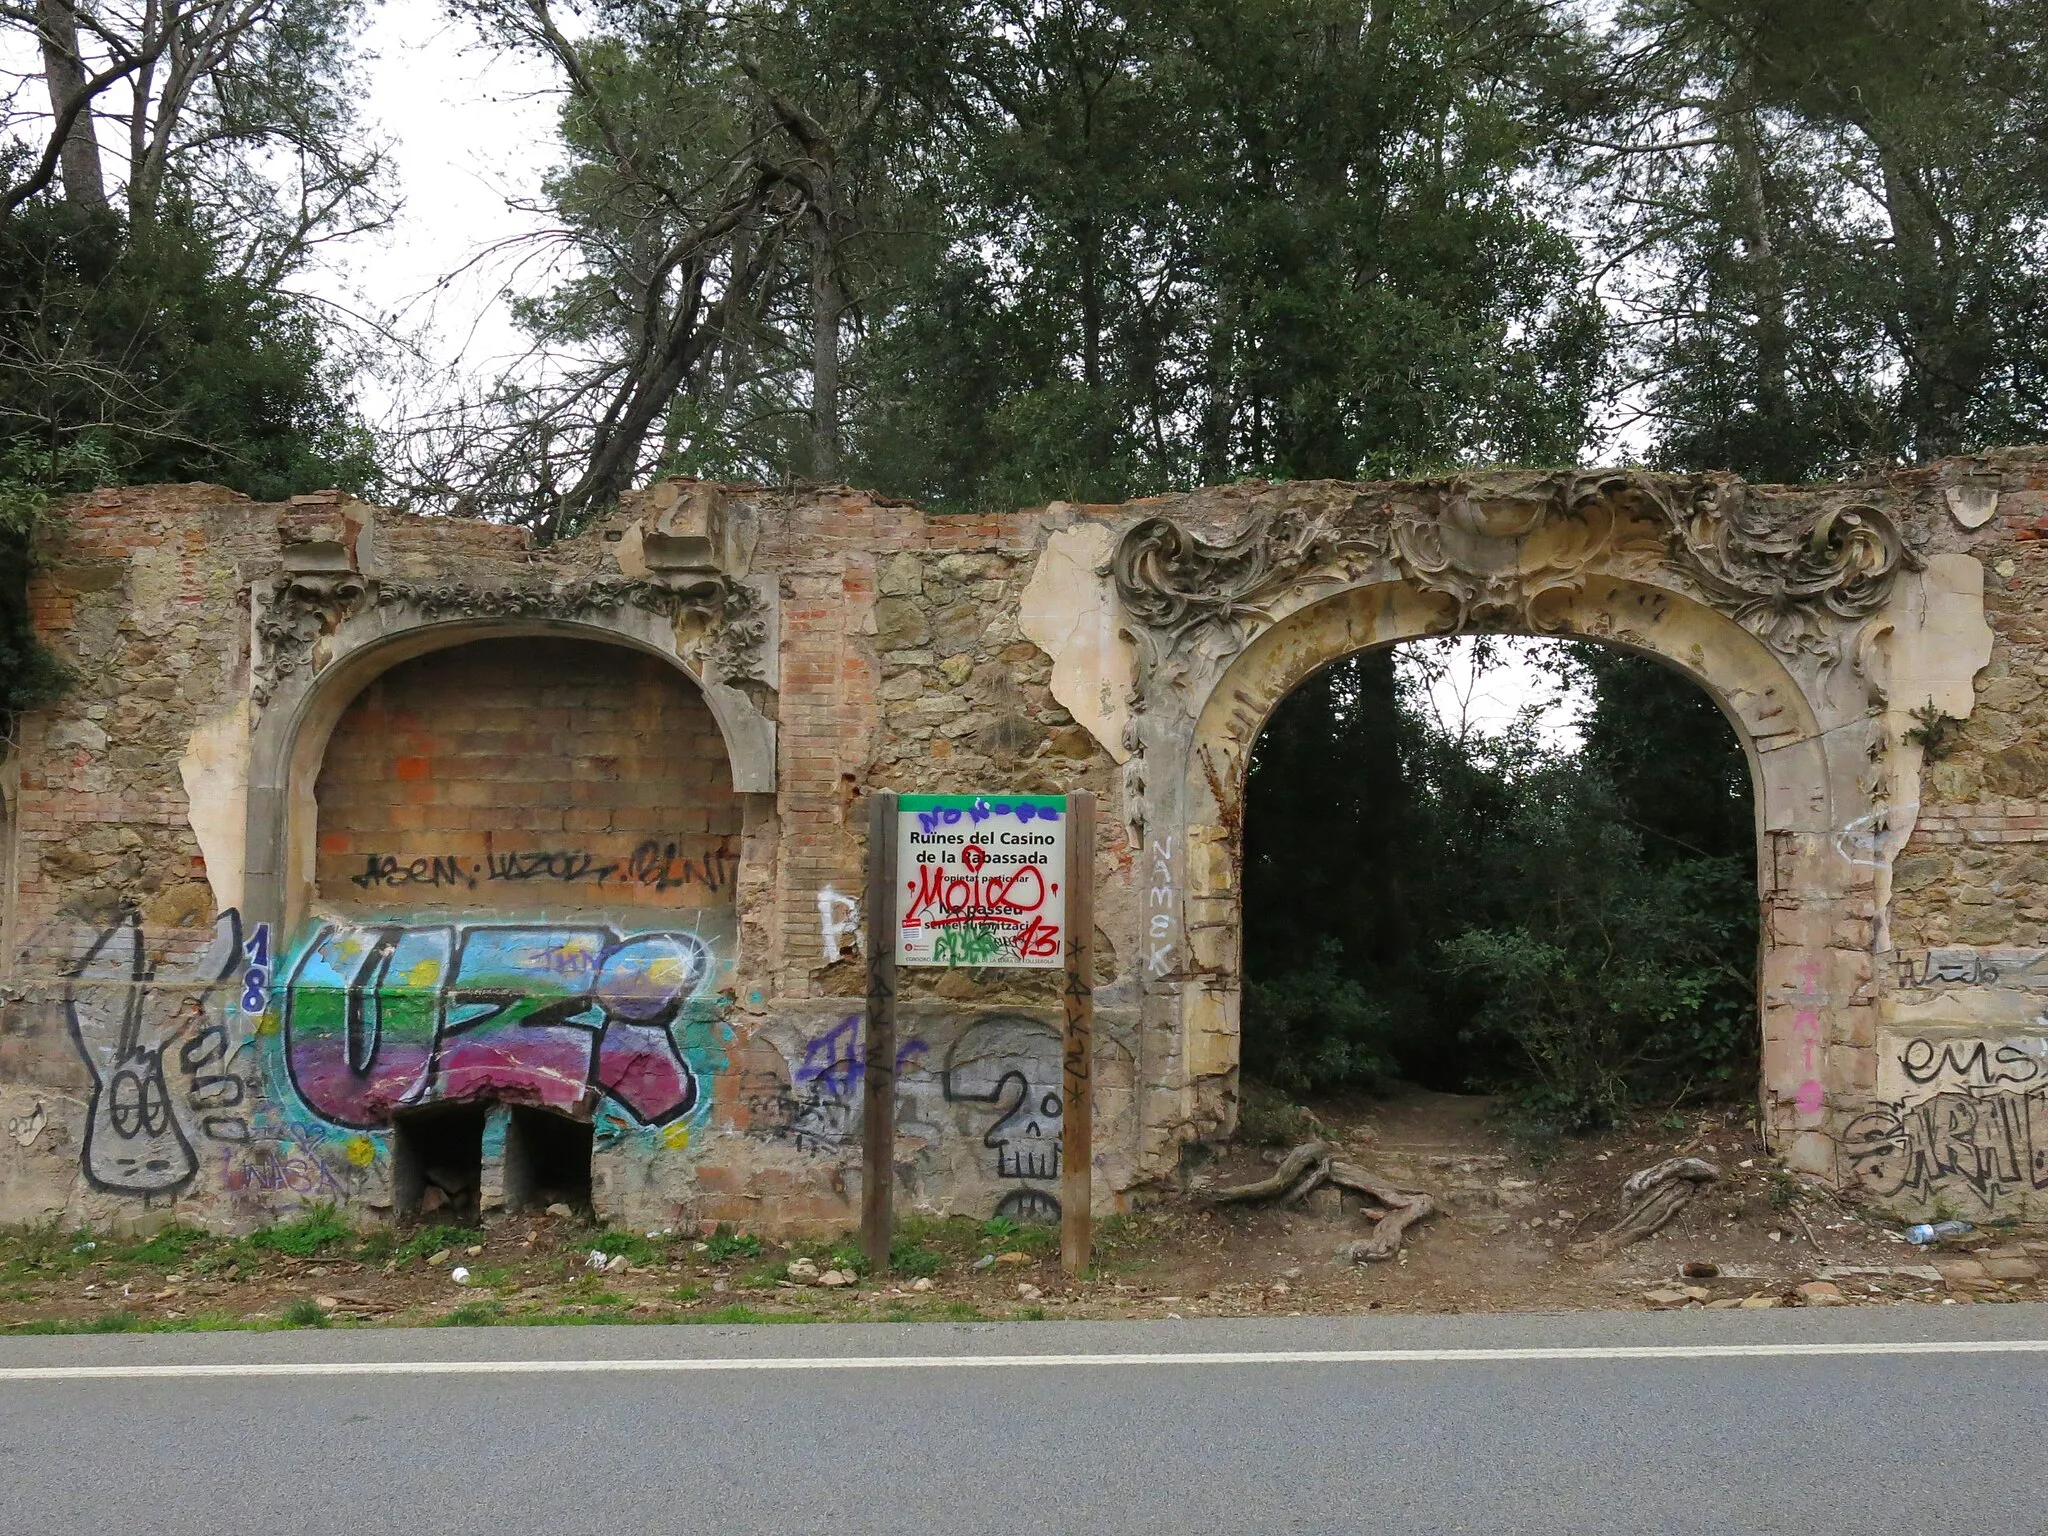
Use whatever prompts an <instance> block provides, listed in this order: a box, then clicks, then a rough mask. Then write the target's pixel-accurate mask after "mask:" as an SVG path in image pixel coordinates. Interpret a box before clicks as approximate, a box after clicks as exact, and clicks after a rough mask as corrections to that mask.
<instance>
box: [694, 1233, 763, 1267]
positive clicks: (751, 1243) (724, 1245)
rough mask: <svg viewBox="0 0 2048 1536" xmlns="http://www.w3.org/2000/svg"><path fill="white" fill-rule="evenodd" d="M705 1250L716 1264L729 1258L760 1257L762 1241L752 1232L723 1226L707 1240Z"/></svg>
mask: <svg viewBox="0 0 2048 1536" xmlns="http://www.w3.org/2000/svg"><path fill="white" fill-rule="evenodd" d="M704 1246H705V1250H706V1252H707V1254H708V1255H709V1257H710V1259H711V1262H712V1263H714V1264H723V1263H725V1262H726V1261H727V1260H728V1259H758V1258H759V1257H761V1249H762V1246H763V1245H762V1242H761V1239H760V1238H758V1237H756V1236H755V1235H754V1234H753V1233H751V1232H734V1231H731V1230H730V1229H728V1228H726V1227H723V1226H721V1227H720V1228H719V1229H718V1230H717V1231H716V1232H714V1233H712V1234H711V1236H710V1237H709V1238H707V1239H706V1240H705V1244H704Z"/></svg>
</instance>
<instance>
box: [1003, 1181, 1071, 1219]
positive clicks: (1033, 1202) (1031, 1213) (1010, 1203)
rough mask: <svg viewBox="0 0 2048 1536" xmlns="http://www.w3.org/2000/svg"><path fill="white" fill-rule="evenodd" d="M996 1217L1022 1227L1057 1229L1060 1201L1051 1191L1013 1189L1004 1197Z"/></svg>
mask: <svg viewBox="0 0 2048 1536" xmlns="http://www.w3.org/2000/svg"><path fill="white" fill-rule="evenodd" d="M995 1217H996V1218H998V1219H1001V1220H1003V1221H1014V1222H1016V1223H1017V1225H1018V1226H1020V1227H1028V1226H1033V1225H1037V1226H1047V1227H1056V1226H1058V1225H1059V1221H1060V1200H1059V1196H1058V1195H1055V1194H1054V1193H1053V1192H1052V1191H1051V1190H1049V1189H1013V1190H1011V1191H1010V1192H1009V1193H1008V1194H1007V1195H1005V1196H1003V1198H1002V1200H1001V1201H999V1202H998V1203H997V1205H996V1209H995Z"/></svg>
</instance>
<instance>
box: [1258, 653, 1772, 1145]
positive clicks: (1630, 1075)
mask: <svg viewBox="0 0 2048 1536" xmlns="http://www.w3.org/2000/svg"><path fill="white" fill-rule="evenodd" d="M1756 858H1757V819H1756V810H1755V796H1754V792H1753V786H1752V779H1751V767H1750V763H1749V760H1748V758H1747V756H1746V754H1745V752H1744V749H1743V743H1742V741H1741V739H1740V737H1739V736H1738V735H1737V733H1736V732H1735V730H1734V728H1733V726H1732V725H1731V724H1730V722H1729V721H1728V719H1727V718H1726V716H1725V715H1724V714H1723V712H1722V710H1721V708H1720V707H1719V705H1718V704H1717V703H1716V702H1715V700H1714V699H1713V698H1712V697H1711V696H1710V695H1709V694H1708V693H1707V692H1706V691H1705V689H1703V688H1702V687H1701V686H1700V685H1699V683H1697V682H1696V681H1694V680H1693V679H1691V678H1688V677H1686V676H1685V675H1684V674H1683V673H1681V672H1679V671H1678V670H1677V669H1676V668H1674V667H1671V666H1668V665H1666V664H1664V663H1662V662H1660V661H1658V660H1656V659H1654V658H1653V657H1650V656H1647V655H1643V654H1639V653H1630V652H1628V651H1623V650H1619V649H1616V648H1613V647H1611V646H1602V645H1595V644H1591V643H1586V642H1568V641H1549V640H1515V639H1493V638H1479V639H1462V640H1455V641H1431V640H1420V641H1415V642H1411V643H1409V644H1406V645H1400V646H1393V647H1387V646H1382V647H1379V648H1376V649H1372V650H1367V651H1363V652H1359V653H1355V654H1352V655H1350V656H1347V657H1344V658H1342V659H1340V660H1337V661H1335V662H1333V663H1331V664H1329V665H1327V666H1325V667H1323V668H1322V669H1321V670H1319V671H1317V672H1315V673H1313V674H1312V675H1311V676H1309V677H1308V678H1306V679H1305V680H1304V681H1303V682H1301V683H1300V684H1299V685H1298V686H1297V687H1295V688H1294V690H1293V691H1292V692H1291V693H1289V694H1288V695H1287V696H1286V697H1285V698H1284V699H1283V700H1282V701H1281V702H1280V703H1279V705H1278V706H1277V707H1276V708H1275V709H1274V710H1273V711H1272V713H1271V714H1270V716H1269V717H1268V718H1267V719H1266V721H1265V724H1264V727H1263V729H1262V730H1261V732H1260V733H1259V735H1258V737H1257V740H1256V744H1255V745H1254V747H1253V749H1252V752H1251V756H1250V763H1249V769H1248V772H1247V775H1246V790H1245V800H1244V950H1243V955H1244V959H1243V976H1244V1001H1243V1009H1242V1015H1241V1018H1242V1058H1241V1061H1242V1071H1243V1079H1244V1083H1243V1091H1244V1094H1245V1097H1246V1102H1247V1103H1248V1104H1250V1105H1252V1106H1254V1107H1253V1115H1254V1118H1255V1119H1256V1118H1257V1117H1258V1115H1260V1114H1261V1113H1266V1112H1269V1111H1268V1110H1267V1109H1266V1107H1265V1105H1264V1104H1262V1095H1263V1096H1264V1097H1265V1099H1266V1100H1270V1099H1271V1098H1272V1096H1274V1095H1276V1094H1277V1095H1280V1096H1292V1097H1298V1098H1301V1099H1303V1101H1304V1102H1307V1103H1310V1104H1315V1103H1317V1102H1325V1103H1327V1102H1329V1101H1331V1100H1332V1099H1338V1100H1341V1099H1342V1098H1343V1097H1344V1096H1345V1095H1347V1094H1355V1093H1360V1092H1377V1093H1379V1094H1381V1095H1386V1094H1389V1093H1392V1092H1394V1091H1396V1089H1397V1085H1402V1086H1408V1087H1419V1088H1421V1089H1423V1090H1428V1091H1432V1092H1434V1093H1437V1094H1454V1095H1485V1096H1487V1099H1488V1102H1489V1104H1490V1105H1491V1107H1493V1108H1494V1109H1496V1110H1500V1111H1505V1112H1506V1114H1507V1116H1508V1117H1509V1118H1510V1119H1511V1120H1512V1122H1514V1123H1515V1124H1516V1125H1517V1126H1518V1127H1519V1128H1520V1129H1522V1130H1524V1131H1527V1132H1535V1133H1556V1132H1561V1131H1597V1130H1608V1129H1612V1128H1614V1127H1615V1126H1617V1125H1619V1124H1622V1123H1625V1122H1627V1121H1629V1120H1630V1119H1631V1118H1633V1117H1636V1116H1639V1115H1640V1114H1641V1112H1643V1111H1644V1110H1646V1109H1649V1108H1652V1107H1655V1108H1657V1109H1659V1110H1660V1111H1661V1112H1663V1113H1664V1114H1666V1115H1667V1116H1668V1115H1671V1114H1673V1113H1674V1112H1675V1111H1678V1110H1681V1109H1687V1108H1690V1107H1692V1106H1697V1105H1702V1104H1713V1105H1720V1106H1733V1107H1737V1108H1739V1109H1741V1110H1743V1111H1746V1110H1747V1106H1748V1105H1749V1104H1750V1103H1753V1101H1754V1093H1755V1086H1756V1076H1757V1070H1758V1060H1759V1044H1760V1039H1761V1030H1760V1027H1759V1015H1758V994H1757V972H1756V966H1757V959H1758V953H1759V945H1758V912H1759V902H1758V885H1757V876H1756ZM1410 1097H1411V1098H1413V1097H1416V1096H1415V1095H1412V1094H1411V1095H1410ZM1446 1112H1447V1113H1449V1114H1450V1118H1451V1119H1452V1120H1453V1121H1456V1120H1457V1119H1458V1116H1457V1114H1455V1113H1453V1112H1452V1107H1450V1106H1447V1107H1446Z"/></svg>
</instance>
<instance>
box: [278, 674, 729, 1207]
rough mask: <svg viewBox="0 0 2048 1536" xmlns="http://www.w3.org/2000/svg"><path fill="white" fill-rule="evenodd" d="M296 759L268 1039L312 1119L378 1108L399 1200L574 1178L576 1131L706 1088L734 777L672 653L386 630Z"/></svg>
mask: <svg viewBox="0 0 2048 1536" xmlns="http://www.w3.org/2000/svg"><path fill="white" fill-rule="evenodd" d="M311 777H312V782H311V793H310V796H309V797H308V807H307V815H308V819H309V821H310V828H309V830H310V833H311V838H310V840H311V843H312V847H313V857H312V859H311V861H310V864H311V881H310V887H311V888H310V891H309V893H308V898H307V903H306V904H307V908H308V912H307V916H306V918H305V920H304V921H303V922H302V923H301V924H299V925H298V927H297V930H296V931H295V932H294V933H293V934H292V936H291V938H290V941H289V950H288V954H287V956H286V957H285V960H284V964H283V966H282V968H281V970H280V975H281V977H282V978H283V980H284V987H283V991H284V997H283V1006H282V1009H281V1012H282V1031H281V1034H282V1041H281V1049H282V1057H283V1063H282V1064H283V1067H284V1071H285V1075H286V1076H287V1077H288V1078H289V1082H290V1087H291V1090H292V1093H293V1096H294V1097H295V1099H296V1100H297V1106H298V1107H299V1108H301V1109H302V1110H303V1111H304V1112H306V1113H307V1114H309V1115H310V1116H312V1117H313V1118H314V1119H315V1120H317V1121H320V1122H324V1123H325V1125H326V1126H327V1127H328V1128H331V1129H333V1130H336V1131H340V1132H343V1133H356V1134H358V1135H359V1136H361V1137H363V1138H369V1137H379V1136H383V1135H385V1134H389V1135H390V1137H391V1145H390V1154H391V1173H392V1201H393V1205H394V1208H395V1209H396V1210H397V1212H398V1213H399V1214H401V1215H404V1214H413V1213H417V1214H421V1215H429V1214H433V1213H434V1212H436V1211H441V1210H446V1211H449V1212H452V1213H455V1214H469V1213H470V1212H472V1211H474V1210H477V1209H479V1208H481V1209H483V1210H489V1209H492V1208H494V1207H498V1206H509V1207H511V1208H515V1209H516V1208H518V1207H520V1206H521V1205H524V1204H529V1203H536V1202H537V1203H541V1204H547V1203H553V1202H554V1201H556V1200H566V1201H567V1202H569V1203H571V1204H579V1203H580V1204H585V1205H587V1204H589V1203H590V1199H591V1192H592V1189H593V1175H592V1157H593V1153H594V1149H595V1148H596V1147H598V1146H600V1145H603V1144H606V1143H607V1142H616V1141H617V1140H618V1139H619V1138H620V1137H621V1136H624V1135H627V1134H630V1133H632V1132H635V1131H641V1130H660V1129H662V1128H675V1127H678V1126H680V1125H681V1124H683V1123H686V1122H688V1121H690V1120H692V1119H693V1118H695V1117H696V1116H698V1115H700V1114H701V1113H702V1112H703V1111H704V1110H705V1109H706V1108H708V1100H709V1094H708V1084H707V1083H706V1082H705V1081H704V1077H705V1073H704V1070H703V1065H702V1063H701V1062H700V1061H699V1060H698V1056H699V1055H700V1054H701V1048H702V1047H703V1045H704V1043H705V1037H706V1036H707V1035H708V1031H709V1015H710V1013H711V1012H713V1011H715V1005H714V1002H713V999H714V997H715V994H716V991H717V988H718V986H719V985H720V983H721V981H722V980H723V978H724V973H725V972H727V971H729V970H730V968H731V966H732V964H733V953H734V946H735V940H736V935H737V923H738V916H737V905H736V900H735V889H736V882H737V875H738V868H739V856H740V854H739V850H740V837H741V831H742V803H741V800H740V797H739V796H738V795H737V794H736V793H735V792H734V788H733V772H732V767H731V763H730V759H729V757H728V754H727V751H726V744H725V740H724V737H723V736H722V734H721V732H720V730H719V727H718V723H717V721H716V720H715V719H714V717H713V715H712V713H711V710H710V708H709V706H708V705H707V703H706V700H705V697H704V695H703V693H702V692H701V691H700V690H699V689H698V688H697V686H696V685H695V684H694V683H693V682H692V681H691V680H690V679H689V678H687V677H685V676H684V675H683V674H682V673H681V672H680V671H679V670H678V669H677V668H676V667H675V666H673V665H672V664H670V663H669V662H667V661H666V660H664V659H663V658H661V657H659V656H655V655H651V654H647V653H644V652H642V651H640V650H637V649H633V648H629V647H626V646H621V645H615V644H609V643H606V642H604V641H601V640H596V639H586V638H571V637H567V636H563V635H522V634H510V635H504V636H500V637H489V638H477V639H468V640H465V641H463V642H462V643H459V644H455V645H450V646H445V647H442V648H440V649H436V650H429V651H425V652H423V653H419V654H413V655H410V656H408V657H406V658H405V659H402V660H399V661H397V662H396V663H395V664H394V665H391V666H389V667H388V668H387V669H385V670H383V671H381V672H379V673H378V674H377V675H376V676H374V677H373V678H371V679H370V681H368V683H367V684H366V685H365V686H363V687H362V688H361V689H360V691H359V692H357V693H356V694H355V695H354V696H353V697H352V698H350V699H349V700H348V701H347V702H346V704H345V705H343V706H342V707H340V708H339V709H338V711H336V713H335V715H334V718H333V725H332V728H331V730H329V731H328V732H327V733H326V737H325V742H324V751H323V752H322V754H321V755H320V757H319V758H318V760H317V764H316V765H315V772H314V773H313V774H312V776H311ZM365 1144H366V1145H369V1143H368V1142H367V1141H366V1142H365ZM370 1155H374V1152H372V1153H371V1154H370Z"/></svg>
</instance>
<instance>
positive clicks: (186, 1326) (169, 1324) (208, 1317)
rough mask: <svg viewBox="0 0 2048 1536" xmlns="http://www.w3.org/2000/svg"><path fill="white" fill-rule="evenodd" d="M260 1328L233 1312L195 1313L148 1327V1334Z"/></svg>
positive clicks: (235, 1330)
mask: <svg viewBox="0 0 2048 1536" xmlns="http://www.w3.org/2000/svg"><path fill="white" fill-rule="evenodd" d="M259 1326H261V1325H260V1324H256V1323H252V1322H250V1321H248V1320H247V1319H246V1318H243V1317H238V1316H237V1315H236V1314H235V1313H233V1312H195V1313H193V1314H192V1315H191V1316H190V1317H167V1318H164V1319H163V1320H162V1321H160V1322H155V1323H151V1324H149V1325H148V1328H147V1331H148V1332H150V1333H243V1332H247V1331H248V1330H250V1329H253V1328H256V1327H259Z"/></svg>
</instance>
